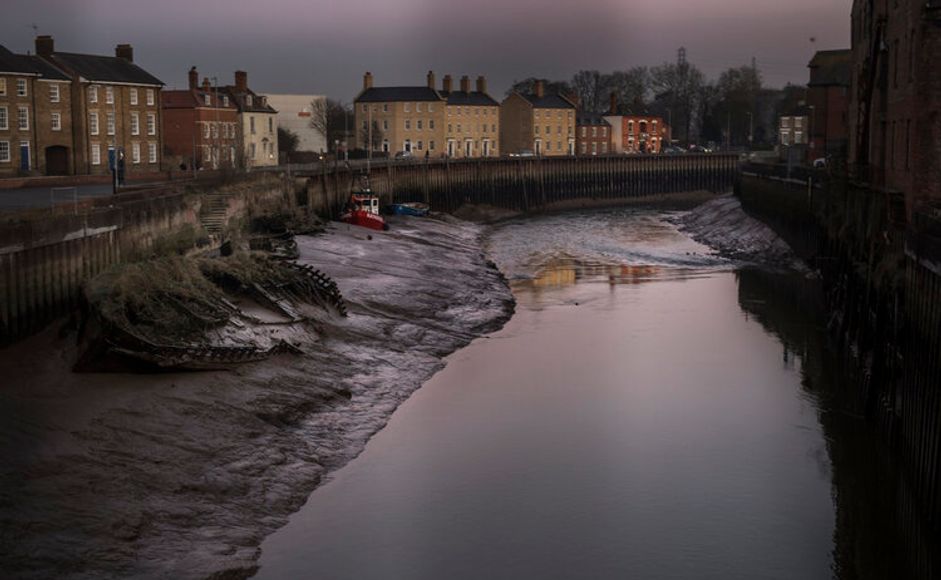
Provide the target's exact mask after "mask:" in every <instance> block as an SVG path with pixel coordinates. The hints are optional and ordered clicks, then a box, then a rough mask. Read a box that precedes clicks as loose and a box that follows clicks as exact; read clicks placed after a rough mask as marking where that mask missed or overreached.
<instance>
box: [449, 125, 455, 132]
mask: <svg viewBox="0 0 941 580" xmlns="http://www.w3.org/2000/svg"><path fill="white" fill-rule="evenodd" d="M453 132H454V126H453V125H451V123H448V133H453Z"/></svg>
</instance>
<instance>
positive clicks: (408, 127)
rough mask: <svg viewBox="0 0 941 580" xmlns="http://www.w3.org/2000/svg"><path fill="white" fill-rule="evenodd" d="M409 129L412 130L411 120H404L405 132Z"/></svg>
mask: <svg viewBox="0 0 941 580" xmlns="http://www.w3.org/2000/svg"><path fill="white" fill-rule="evenodd" d="M411 128H412V120H411V119H405V130H406V131H408V130H409V129H411Z"/></svg>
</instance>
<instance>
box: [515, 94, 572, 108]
mask: <svg viewBox="0 0 941 580" xmlns="http://www.w3.org/2000/svg"><path fill="white" fill-rule="evenodd" d="M520 96H521V97H523V98H524V99H526V100H527V101H529V102H530V104H532V106H533V107H534V108H536V109H574V108H575V105H574V104H573V103H572V101H570V100H568V99H566V98H565V97H563V96H562V95H559V94H552V95H543V96H542V97H537V96H536V95H534V94H525V95H524V94H522V93H520Z"/></svg>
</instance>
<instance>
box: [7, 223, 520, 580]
mask: <svg viewBox="0 0 941 580" xmlns="http://www.w3.org/2000/svg"><path fill="white" fill-rule="evenodd" d="M390 221H391V222H392V230H390V231H389V232H381V233H380V232H372V231H367V230H364V229H361V228H353V227H348V226H346V225H338V224H336V225H332V226H331V227H330V228H329V229H328V232H327V234H326V235H323V236H318V237H304V238H299V239H298V244H299V247H300V252H301V259H300V261H301V262H303V263H309V264H311V265H313V266H315V267H316V268H319V269H321V270H323V271H324V272H325V273H327V274H328V275H330V276H331V277H333V278H334V279H335V280H336V281H337V283H338V284H339V287H340V289H341V291H342V293H343V295H344V297H345V299H346V302H347V305H348V307H349V317H348V318H345V319H344V318H340V317H338V316H329V315H326V314H325V315H324V316H323V317H322V319H320V320H318V321H317V323H318V324H317V327H318V332H316V333H314V332H308V331H307V330H306V329H305V327H304V326H303V325H292V326H290V327H287V328H284V329H282V330H281V331H280V332H282V333H284V332H287V333H289V334H290V335H291V339H292V341H294V342H295V343H296V344H298V345H300V346H301V348H302V349H303V350H304V352H305V354H304V355H300V356H289V355H280V356H278V357H275V358H272V359H270V360H268V361H265V362H261V363H254V364H250V365H245V366H241V367H237V368H234V369H233V370H232V371H230V372H207V373H195V374H194V373H190V374H168V375H158V376H154V375H101V374H93V375H87V374H86V375H76V374H74V373H71V372H70V370H69V369H70V368H71V365H72V363H73V362H74V361H75V357H76V355H77V353H76V352H75V346H74V344H75V340H74V337H66V338H61V337H59V336H58V334H57V330H58V329H55V328H53V329H49V330H47V331H46V332H44V333H43V334H40V335H38V336H35V337H33V338H32V339H30V340H28V341H26V342H24V343H21V344H18V345H16V346H14V347H11V348H8V349H5V350H3V351H0V373H2V375H3V376H4V380H3V384H2V387H0V457H2V458H3V461H2V464H0V570H3V575H4V576H5V577H23V578H48V577H57V578H93V577H94V578H102V577H128V576H138V577H168V578H169V577H172V578H205V577H212V576H225V577H235V578H237V577H244V576H246V575H248V574H250V573H251V572H252V571H253V570H254V567H255V565H256V559H257V557H258V545H259V543H260V542H261V540H262V539H263V538H264V537H265V536H266V535H267V534H268V533H270V532H271V531H273V530H274V529H276V528H277V527H279V526H281V525H282V524H283V523H284V522H285V521H286V519H287V516H288V515H290V514H291V513H292V512H294V511H295V510H297V509H298V508H299V507H300V506H301V505H302V504H303V503H304V501H305V500H306V498H307V496H308V494H309V493H310V492H311V490H313V489H314V488H315V487H316V486H317V485H318V483H319V482H320V481H321V479H322V478H323V476H324V475H325V474H326V473H329V472H330V471H332V470H334V469H336V468H338V467H340V466H342V465H344V464H345V463H346V462H348V461H349V460H350V459H352V458H353V457H355V456H356V455H357V454H358V453H359V452H360V451H361V450H362V448H363V446H364V445H365V443H366V442H367V440H368V439H369V437H370V436H371V435H372V434H373V433H375V432H376V431H377V430H379V429H380V428H381V427H382V426H383V425H384V424H385V423H386V421H387V420H388V418H389V416H390V415H391V414H392V412H393V411H394V409H395V408H396V407H397V406H398V405H399V404H400V403H401V402H402V401H403V400H405V399H406V398H407V397H408V396H409V395H410V394H411V393H412V392H413V391H414V390H415V389H416V388H418V387H419V386H420V385H421V384H422V383H423V382H424V381H425V380H427V379H428V378H429V377H430V376H431V375H432V374H434V373H435V372H436V371H437V370H438V369H440V368H441V366H442V364H443V363H442V358H443V357H444V356H445V355H447V354H449V353H451V352H453V351H454V350H456V349H458V348H460V347H461V346H463V345H465V344H467V343H468V342H470V341H471V340H472V339H474V338H477V337H479V336H482V335H484V334H487V333H489V332H492V331H494V330H496V329H498V328H499V327H500V326H502V324H503V323H504V322H505V321H506V320H507V319H508V317H509V316H510V314H511V313H512V310H513V298H512V296H511V294H510V292H509V289H508V287H507V285H506V281H505V280H504V278H503V277H502V275H501V274H500V273H499V272H498V271H497V270H496V269H495V267H494V266H493V265H492V263H490V262H489V261H488V260H487V258H486V257H485V255H484V253H483V252H482V250H481V235H482V229H481V228H480V227H478V226H475V225H471V224H468V223H466V222H460V221H457V220H451V219H447V218H443V219H441V220H438V219H413V218H395V219H393V220H390Z"/></svg>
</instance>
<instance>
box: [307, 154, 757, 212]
mask: <svg viewBox="0 0 941 580" xmlns="http://www.w3.org/2000/svg"><path fill="white" fill-rule="evenodd" d="M737 162H738V158H737V156H735V155H677V156H665V155H663V156H640V155H638V156H628V155H620V156H607V157H564V158H524V157H518V158H500V159H471V160H456V161H454V160H435V161H409V162H397V163H385V164H382V165H377V166H376V167H374V168H373V169H372V170H371V171H370V184H371V186H372V190H373V191H374V192H375V193H377V194H378V195H380V196H381V197H382V198H383V202H384V203H397V202H416V201H417V202H424V203H427V204H429V205H430V206H431V207H432V209H434V210H436V211H443V212H453V211H456V210H457V209H458V208H460V207H461V206H463V205H466V204H471V205H491V206H495V207H500V208H504V209H509V210H514V211H524V212H525V211H533V210H539V209H543V208H547V207H551V206H552V205H553V204H556V203H560V202H566V201H570V200H579V199H591V200H602V201H603V200H606V199H607V200H612V201H613V200H621V199H629V198H643V197H651V196H656V195H659V194H665V193H681V192H689V191H700V190H708V191H715V192H720V191H728V190H731V188H732V184H733V182H734V177H735V171H736V166H737ZM352 180H353V175H351V171H350V170H347V169H346V168H344V167H342V166H337V167H334V168H327V167H324V168H322V169H321V170H320V171H319V172H312V173H310V174H309V175H308V200H309V203H310V205H311V207H313V208H316V209H317V210H318V212H320V213H322V214H323V215H330V216H335V215H337V213H338V212H339V210H340V208H342V206H343V205H344V204H345V203H346V201H347V199H348V198H349V193H350V185H351V183H352Z"/></svg>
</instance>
